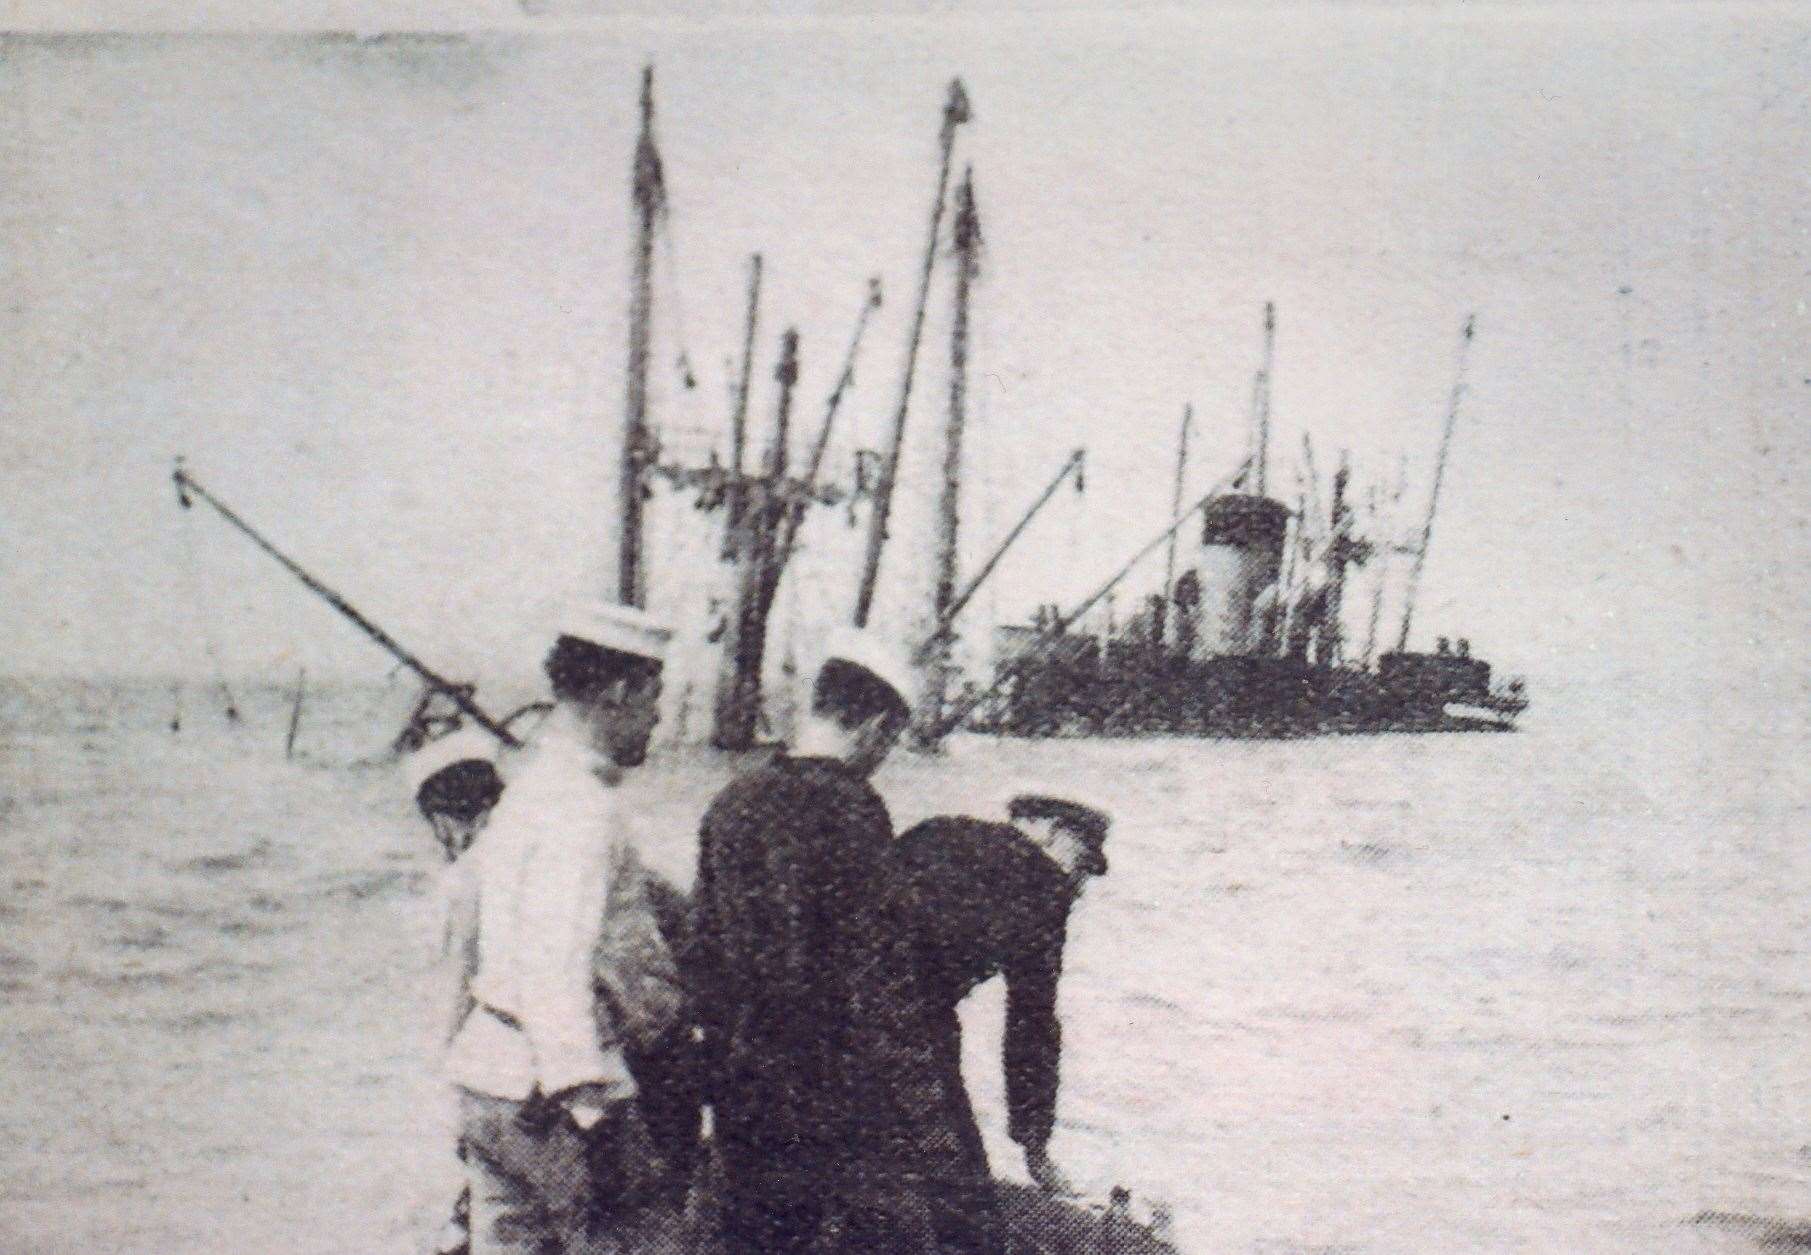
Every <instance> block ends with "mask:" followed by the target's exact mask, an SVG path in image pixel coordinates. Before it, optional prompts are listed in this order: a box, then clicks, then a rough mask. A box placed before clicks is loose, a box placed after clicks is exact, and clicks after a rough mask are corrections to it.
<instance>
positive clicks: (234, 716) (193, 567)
mask: <svg viewBox="0 0 1811 1255" xmlns="http://www.w3.org/2000/svg"><path fill="white" fill-rule="evenodd" d="M179 526H180V527H181V529H182V542H181V543H182V569H183V582H184V583H185V584H186V585H187V596H186V597H185V598H184V601H185V602H186V603H187V606H188V610H189V613H190V616H191V618H193V619H194V621H195V624H196V627H197V629H198V635H199V636H200V637H201V649H202V652H203V653H204V654H205V655H206V656H207V660H208V669H209V670H210V671H211V672H212V674H213V680H214V683H215V685H216V686H218V687H219V689H220V694H221V696H222V697H223V698H224V699H225V701H226V721H227V722H228V723H229V724H236V723H238V722H239V719H240V715H239V704H238V702H237V701H235V700H234V698H233V690H232V686H231V685H229V684H228V683H227V681H226V668H225V667H224V666H222V665H221V662H220V648H219V645H218V643H217V641H216V638H215V633H214V621H213V618H212V617H211V616H210V615H209V614H208V613H207V610H206V603H205V602H204V600H203V598H202V595H201V576H200V563H199V560H198V558H197V555H196V549H195V521H194V512H193V511H192V510H184V511H183V512H182V522H181V524H180V525H179ZM181 721H182V715H181V709H180V707H179V708H178V711H177V716H176V719H175V720H173V721H172V722H173V724H174V725H175V726H173V727H172V728H171V731H179V730H180V728H181Z"/></svg>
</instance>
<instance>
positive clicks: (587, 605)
mask: <svg viewBox="0 0 1811 1255" xmlns="http://www.w3.org/2000/svg"><path fill="white" fill-rule="evenodd" d="M555 630H556V631H557V632H558V633H559V635H561V636H571V637H576V638H577V639H579V640H581V641H588V642H590V643H591V644H593V645H598V646H601V647H603V648H604V649H609V650H614V651H615V652H617V653H619V654H630V655H633V656H634V657H637V658H646V659H648V660H650V661H652V662H665V661H666V657H667V646H668V645H670V644H671V643H672V640H673V629H672V628H670V627H668V626H667V625H666V624H665V623H663V622H662V621H661V620H659V619H657V618H655V617H654V616H653V615H651V614H649V613H648V612H647V611H646V610H643V609H641V608H640V607H638V606H624V605H618V604H616V603H615V602H605V601H582V602H575V603H573V604H571V605H569V606H568V607H567V608H566V611H565V613H563V614H562V615H560V617H559V619H558V621H557V623H556V628H555Z"/></svg>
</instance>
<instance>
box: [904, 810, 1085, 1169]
mask: <svg viewBox="0 0 1811 1255" xmlns="http://www.w3.org/2000/svg"><path fill="white" fill-rule="evenodd" d="M884 876H885V881H886V908H887V914H886V918H887V919H888V920H889V921H890V924H891V926H892V927H894V928H897V929H898V930H899V931H900V933H901V934H902V936H905V937H909V938H910V939H911V940H910V943H909V946H907V947H906V948H905V953H904V954H902V953H901V951H900V949H899V948H897V947H896V948H895V950H894V952H893V954H892V956H891V957H890V959H889V961H888V963H887V964H886V966H885V968H884V969H883V970H884V972H885V974H886V975H887V977H888V978H889V979H887V980H886V982H885V984H886V985H887V986H888V987H889V988H890V990H892V991H893V992H889V993H888V994H887V995H886V996H885V997H884V998H883V1001H884V1002H887V1003H891V1004H894V1005H895V1007H896V1008H897V1010H896V1017H897V1018H896V1020H895V1027H894V1028H893V1031H892V1033H891V1037H890V1039H889V1040H888V1041H886V1042H885V1043H884V1046H883V1048H884V1049H885V1050H886V1052H887V1053H886V1054H885V1055H884V1056H883V1057H884V1058H885V1059H886V1065H885V1067H886V1073H887V1075H888V1077H889V1080H890V1082H891V1083H892V1084H894V1085H895V1086H898V1087H899V1089H900V1091H901V1092H900V1095H899V1097H898V1098H897V1100H896V1101H895V1102H894V1104H893V1105H894V1106H896V1107H902V1108H912V1107H916V1108H919V1109H924V1110H930V1109H934V1108H936V1107H938V1106H940V1105H941V1104H943V1103H953V1104H954V1108H953V1109H954V1110H955V1112H956V1113H957V1114H956V1115H955V1117H954V1119H955V1120H956V1123H957V1125H958V1127H959V1128H960V1129H961V1136H960V1137H959V1138H958V1139H957V1140H959V1141H962V1142H964V1143H971V1144H972V1143H977V1142H978V1139H979V1135H978V1134H975V1133H972V1132H970V1131H969V1130H970V1129H971V1128H972V1125H973V1120H974V1117H973V1115H972V1114H970V1113H969V1111H968V1103H967V1097H966V1094H965V1093H964V1090H963V1085H962V1077H961V1070H960V1062H961V1060H960V1034H961V1029H960V1027H959V1024H958V1021H957V1018H956V1006H957V1004H958V1003H960V1002H961V1001H962V999H963V998H965V997H967V996H968V993H969V991H971V990H972V989H974V987H975V986H976V985H979V984H981V983H982V982H983V981H985V980H988V979H990V978H992V977H994V976H996V975H1004V976H1005V978H1006V1034H1005V1042H1004V1050H1005V1059H1004V1065H1005V1072H1006V1097H1007V1114H1008V1128H1009V1132H1010V1133H1011V1136H1012V1138H1013V1140H1014V1141H1016V1142H1018V1143H1019V1144H1020V1145H1035V1146H1040V1147H1041V1146H1043V1145H1044V1144H1045V1143H1046V1142H1048V1141H1049V1138H1050V1131H1051V1127H1052V1124H1053V1122H1054V1120H1055V1115H1056V1096H1057V1088H1058V1084H1059V1067H1060V1060H1061V1056H1062V1024H1061V1022H1060V1021H1059V1019H1058V1018H1057V982H1058V980H1059V978H1060V977H1061V975H1062V970H1063V946H1064V942H1065V939H1066V936H1067V930H1068V923H1069V911H1070V907H1071V906H1072V905H1073V902H1074V895H1073V893H1072V892H1071V891H1070V890H1069V888H1068V886H1067V883H1066V881H1065V878H1064V876H1063V874H1062V872H1061V871H1059V870H1058V868H1057V866H1056V864H1055V863H1054V862H1052V860H1051V859H1050V858H1048V857H1047V856H1046V855H1045V854H1043V853H1042V852H1041V851H1040V850H1039V849H1038V848H1037V847H1036V846H1034V845H1033V844H1032V843H1031V842H1030V841H1029V840H1028V839H1027V838H1026V837H1025V836H1024V835H1023V834H1021V833H1020V832H1019V831H1018V830H1017V829H1016V828H1014V827H1012V826H1011V825H1010V824H998V823H988V822H986V821H984V820H979V819H972V818H967V817H962V816H943V817H939V818H935V819H927V820H925V821H924V822H923V823H921V824H918V825H916V826H914V827H913V828H911V829H909V830H908V831H907V832H905V833H904V834H903V835H902V836H900V838H899V839H898V840H897V841H895V842H894V843H893V846H892V849H891V850H890V852H889V855H888V859H887V861H886V864H885V871H884ZM907 956H909V957H907ZM908 963H909V964H910V965H911V966H912V967H913V968H914V969H915V973H914V975H913V976H912V977H911V978H910V979H907V978H906V977H905V975H904V974H903V973H902V972H901V970H900V969H901V968H902V967H903V966H905V965H906V964H908ZM914 988H915V989H916V991H917V994H916V996H917V997H918V998H920V999H922V1001H923V1005H922V1007H921V1008H919V1009H917V1010H916V1011H914V1010H913V1009H911V1008H910V1007H909V1005H908V1004H909V1003H911V1002H912V1001H913V994H912V992H911V991H912V990H913V989H914ZM916 1033H924V1034H927V1037H928V1040H929V1041H930V1042H932V1043H934V1044H935V1047H934V1049H933V1051H932V1057H934V1058H936V1059H937V1060H938V1064H939V1066H934V1067H932V1068H929V1069H926V1068H925V1067H923V1066H922V1065H921V1064H920V1063H917V1062H915V1061H914V1060H913V1058H912V1056H911V1052H910V1051H908V1050H902V1049H901V1043H902V1042H905V1041H909V1040H910V1039H911V1038H912V1036H913V1035H914V1034H916ZM914 1086H915V1088H914ZM922 1131H923V1130H917V1132H920V1133H922Z"/></svg>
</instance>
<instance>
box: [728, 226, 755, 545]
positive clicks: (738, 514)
mask: <svg viewBox="0 0 1811 1255" xmlns="http://www.w3.org/2000/svg"><path fill="white" fill-rule="evenodd" d="M760 317H761V254H759V253H756V254H754V255H753V256H751V257H750V258H749V259H748V314H747V317H746V318H745V320H744V330H743V333H742V382H741V384H740V385H739V386H738V387H737V388H736V405H735V408H734V409H733V410H732V411H731V412H730V417H729V443H730V452H729V522H728V524H727V526H726V527H725V528H724V538H725V540H724V547H725V549H726V550H728V553H729V555H731V556H733V555H734V554H735V553H736V547H737V545H738V544H739V543H740V540H741V530H740V529H741V524H742V507H743V497H744V490H743V483H742V461H743V457H744V449H745V448H746V446H747V444H748V384H749V377H750V376H751V375H752V374H753V372H754V362H755V327H756V324H757V323H759V321H760Z"/></svg>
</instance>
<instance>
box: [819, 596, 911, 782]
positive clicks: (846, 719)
mask: <svg viewBox="0 0 1811 1255" xmlns="http://www.w3.org/2000/svg"><path fill="white" fill-rule="evenodd" d="M915 676H916V673H915V672H914V671H913V670H912V668H911V666H910V664H909V663H908V662H907V661H906V660H905V659H904V658H903V657H902V656H901V655H900V654H899V653H898V651H896V650H893V649H890V648H888V647H887V646H886V645H885V644H883V643H882V642H881V641H879V640H878V639H877V638H875V637H874V636H872V635H871V634H869V633H867V632H850V633H846V634H845V635H843V636H842V637H841V638H840V639H839V640H838V641H836V642H835V643H834V644H833V645H832V647H831V649H830V651H829V653H828V654H827V656H826V657H825V659H824V664H823V666H822V667H820V668H819V669H818V673H817V679H816V680H815V681H814V682H813V683H812V686H811V716H812V721H813V723H814V724H815V725H816V732H817V736H815V737H814V738H813V739H814V740H819V741H821V742H822V743H821V744H820V745H819V746H818V747H817V748H821V749H823V750H825V751H827V752H830V753H832V754H834V756H835V757H837V758H840V759H841V760H842V761H843V762H844V763H846V764H847V765H848V766H849V767H850V768H852V769H853V770H855V771H858V772H860V773H861V774H862V775H872V774H873V773H874V772H875V771H876V770H878V769H879V767H880V765H881V763H883V762H885V761H886V758H887V755H888V754H890V753H891V752H892V750H893V746H894V745H895V744H897V743H898V741H899V735H900V733H902V732H903V731H905V727H906V724H907V723H908V722H909V721H910V720H911V710H912V707H911V701H912V695H913V693H914V692H915V691H916V684H915Z"/></svg>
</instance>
